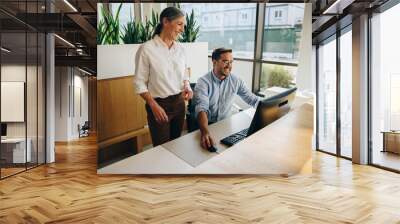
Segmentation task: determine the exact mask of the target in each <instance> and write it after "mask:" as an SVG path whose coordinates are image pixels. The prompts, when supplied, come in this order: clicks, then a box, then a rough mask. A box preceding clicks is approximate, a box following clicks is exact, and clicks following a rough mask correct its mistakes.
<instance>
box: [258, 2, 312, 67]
mask: <svg viewBox="0 0 400 224" xmlns="http://www.w3.org/2000/svg"><path fill="white" fill-rule="evenodd" d="M278 6H279V7H285V10H286V11H289V10H290V13H291V17H290V20H289V19H288V20H287V21H286V22H284V23H283V22H282V21H276V19H275V18H276V17H282V10H283V9H282V10H276V9H275V8H276V7H278ZM272 12H274V15H275V18H273V17H271V14H272ZM265 15H266V16H265V17H266V20H265V25H264V39H263V59H266V60H274V61H286V62H295V63H297V61H298V55H299V45H300V38H301V30H302V23H303V17H304V4H303V3H291V4H285V5H284V6H281V5H279V4H277V3H271V4H267V5H266V8H265Z"/></svg>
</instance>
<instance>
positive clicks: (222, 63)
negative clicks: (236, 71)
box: [214, 52, 233, 77]
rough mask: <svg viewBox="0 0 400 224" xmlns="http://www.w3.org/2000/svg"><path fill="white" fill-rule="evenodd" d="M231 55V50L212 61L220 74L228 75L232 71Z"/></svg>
mask: <svg viewBox="0 0 400 224" xmlns="http://www.w3.org/2000/svg"><path fill="white" fill-rule="evenodd" d="M232 63H233V56H232V53H231V52H226V53H223V54H221V57H220V59H218V60H215V61H214V68H215V69H216V70H217V71H219V73H220V75H223V76H225V77H226V76H228V75H229V74H231V71H232Z"/></svg>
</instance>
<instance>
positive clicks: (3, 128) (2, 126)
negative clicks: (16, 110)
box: [1, 123, 7, 137]
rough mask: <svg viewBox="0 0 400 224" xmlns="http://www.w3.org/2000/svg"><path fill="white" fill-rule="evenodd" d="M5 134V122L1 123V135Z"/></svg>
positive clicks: (4, 135)
mask: <svg viewBox="0 0 400 224" xmlns="http://www.w3.org/2000/svg"><path fill="white" fill-rule="evenodd" d="M6 136H7V124H6V123H1V137H6Z"/></svg>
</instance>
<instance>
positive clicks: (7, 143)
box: [1, 138, 32, 163]
mask: <svg viewBox="0 0 400 224" xmlns="http://www.w3.org/2000/svg"><path fill="white" fill-rule="evenodd" d="M26 142H27V143H28V144H27V147H26V154H25V138H6V139H1V144H2V157H3V154H4V153H5V152H6V151H9V152H12V161H7V162H10V163H25V159H27V160H26V161H27V162H30V161H31V157H32V154H31V145H32V141H31V139H30V138H28V139H27V141H26ZM3 147H4V148H3ZM3 158H4V157H3Z"/></svg>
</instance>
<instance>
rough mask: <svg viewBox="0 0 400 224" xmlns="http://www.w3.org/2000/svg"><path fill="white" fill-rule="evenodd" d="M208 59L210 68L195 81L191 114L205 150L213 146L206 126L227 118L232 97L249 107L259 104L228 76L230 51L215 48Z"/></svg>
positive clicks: (231, 76) (255, 98)
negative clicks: (193, 104) (193, 105)
mask: <svg viewBox="0 0 400 224" xmlns="http://www.w3.org/2000/svg"><path fill="white" fill-rule="evenodd" d="M211 58H212V63H213V69H212V70H211V71H210V72H209V73H208V74H206V75H204V76H202V77H200V78H199V80H198V81H197V84H196V87H195V89H194V103H195V105H196V106H195V114H196V117H197V121H198V124H199V127H200V132H201V146H202V147H203V148H205V149H207V148H209V147H211V146H212V145H214V140H213V138H212V137H211V135H210V133H209V131H208V124H209V123H214V122H217V121H220V120H222V119H224V118H226V117H229V115H230V112H231V109H232V105H233V100H234V96H235V95H236V94H237V95H239V96H240V97H241V98H242V99H243V100H244V101H245V102H246V103H247V104H249V105H251V106H253V107H256V105H257V103H258V101H259V98H258V97H257V96H256V95H254V94H253V93H252V92H251V91H250V90H249V89H248V88H247V87H246V86H245V84H244V81H243V80H241V79H240V78H239V77H237V76H235V75H233V74H231V70H232V63H233V57H232V50H231V49H225V48H218V49H215V50H214V51H213V53H212V56H211Z"/></svg>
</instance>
